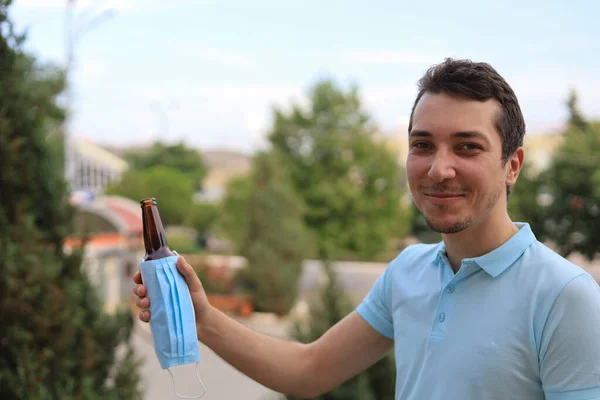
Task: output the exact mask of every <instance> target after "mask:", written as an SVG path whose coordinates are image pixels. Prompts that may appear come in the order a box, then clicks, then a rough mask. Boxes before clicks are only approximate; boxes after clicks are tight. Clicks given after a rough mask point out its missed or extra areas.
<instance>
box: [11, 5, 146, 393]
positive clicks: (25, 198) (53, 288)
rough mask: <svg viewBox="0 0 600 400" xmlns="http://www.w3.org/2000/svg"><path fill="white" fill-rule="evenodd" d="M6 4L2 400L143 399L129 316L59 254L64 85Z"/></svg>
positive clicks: (76, 256) (67, 213)
mask: <svg viewBox="0 0 600 400" xmlns="http://www.w3.org/2000/svg"><path fill="white" fill-rule="evenodd" d="M10 4H11V1H10V0H0V98H2V102H1V103H0V198H1V199H2V201H1V202H0V338H1V340H0V398H2V399H59V398H60V399H62V398H74V399H139V398H141V392H140V390H139V374H138V363H139V361H138V360H137V359H136V357H135V356H134V353H133V349H132V348H131V346H130V343H129V339H130V336H131V331H132V327H133V318H132V316H131V313H130V312H126V311H124V312H119V313H117V314H116V315H108V314H105V313H104V312H103V311H102V304H101V302H100V300H99V298H98V297H97V296H96V295H95V293H94V290H93V288H92V285H91V284H90V282H89V281H88V280H87V278H86V276H85V274H84V273H83V272H82V268H81V261H82V254H81V252H78V251H76V252H74V253H72V254H66V253H65V252H64V250H63V244H64V241H65V238H66V237H67V235H68V234H70V233H71V231H72V222H73V210H72V209H71V208H70V207H69V205H68V201H67V192H66V185H65V182H64V181H63V180H62V177H61V175H60V174H59V173H58V172H57V171H56V168H54V167H55V166H56V164H57V163H58V161H57V160H54V159H52V156H53V153H52V152H51V151H50V150H49V147H48V144H47V141H46V138H47V131H46V129H47V127H48V125H47V122H48V121H50V120H52V119H56V118H60V117H61V116H62V115H64V112H63V111H62V110H60V109H59V108H58V107H57V106H56V103H55V101H56V98H57V96H58V95H59V94H60V92H61V91H62V89H63V87H64V80H62V84H60V85H59V84H58V83H59V82H61V79H57V77H58V75H57V74H56V71H57V70H56V69H55V68H53V67H49V68H48V69H46V67H45V66H44V65H43V64H39V63H38V62H37V61H35V60H34V59H33V58H31V57H30V56H26V55H25V54H23V51H22V43H23V41H24V36H21V35H17V34H16V33H15V32H14V30H13V26H12V24H11V22H10V21H9V19H8V9H9V6H10ZM59 75H60V74H59ZM118 349H122V350H123V354H124V355H123V356H122V357H119V356H117V350H118Z"/></svg>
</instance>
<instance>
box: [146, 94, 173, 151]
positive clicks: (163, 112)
mask: <svg viewBox="0 0 600 400" xmlns="http://www.w3.org/2000/svg"><path fill="white" fill-rule="evenodd" d="M178 108H179V104H178V103H177V102H176V101H171V102H169V103H168V104H167V106H166V107H165V106H163V105H162V104H161V103H160V102H159V101H158V100H155V101H152V102H150V111H151V112H152V114H154V116H155V117H156V120H157V123H158V132H157V134H156V136H155V138H154V142H157V141H160V140H161V137H162V139H163V140H164V141H165V142H166V141H168V140H169V136H170V125H169V111H174V110H177V109H178Z"/></svg>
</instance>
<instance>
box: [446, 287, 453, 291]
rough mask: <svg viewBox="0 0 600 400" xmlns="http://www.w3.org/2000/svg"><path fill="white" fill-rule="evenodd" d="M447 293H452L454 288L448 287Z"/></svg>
mask: <svg viewBox="0 0 600 400" xmlns="http://www.w3.org/2000/svg"><path fill="white" fill-rule="evenodd" d="M446 290H447V291H448V293H452V292H454V286H448V289H446Z"/></svg>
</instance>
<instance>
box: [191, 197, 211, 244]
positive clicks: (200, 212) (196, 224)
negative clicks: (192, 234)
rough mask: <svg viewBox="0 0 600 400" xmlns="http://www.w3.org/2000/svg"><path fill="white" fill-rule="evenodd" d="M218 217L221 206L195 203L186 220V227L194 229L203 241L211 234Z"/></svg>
mask: <svg viewBox="0 0 600 400" xmlns="http://www.w3.org/2000/svg"><path fill="white" fill-rule="evenodd" d="M218 217H219V206H218V205H217V204H213V203H205V202H200V203H194V204H192V206H191V208H190V211H189V213H188V216H187V217H186V219H185V225H186V226H189V227H190V228H193V229H194V230H195V231H196V232H197V234H198V239H199V240H202V239H206V237H207V236H208V235H209V234H210V232H211V230H212V228H213V227H214V225H215V223H216V221H217V218H218Z"/></svg>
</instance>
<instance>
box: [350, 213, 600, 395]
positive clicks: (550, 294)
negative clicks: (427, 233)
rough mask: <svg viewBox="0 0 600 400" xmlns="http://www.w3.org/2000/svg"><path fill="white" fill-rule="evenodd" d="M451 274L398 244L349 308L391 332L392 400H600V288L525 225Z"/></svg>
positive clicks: (441, 254)
mask: <svg viewBox="0 0 600 400" xmlns="http://www.w3.org/2000/svg"><path fill="white" fill-rule="evenodd" d="M515 225H516V226H517V227H518V228H519V231H518V232H517V233H516V234H515V235H514V236H513V237H512V238H511V239H509V240H508V241H507V242H506V243H504V244H503V245H502V246H500V247H498V248H497V249H495V250H493V251H492V252H490V253H488V254H485V255H483V256H481V257H475V258H469V259H464V260H463V262H462V264H461V267H460V269H459V271H458V273H456V274H454V272H453V271H452V268H451V267H450V263H449V262H448V259H447V257H446V253H445V250H444V246H443V242H442V243H439V244H433V245H430V244H417V245H413V246H410V247H408V248H406V249H405V250H404V251H402V252H401V253H400V255H399V256H398V257H397V258H396V259H395V260H394V261H392V262H391V263H390V265H389V266H388V268H387V269H386V271H385V272H384V273H383V274H382V275H381V276H380V277H379V279H378V280H377V282H376V283H375V285H374V286H373V288H372V290H371V292H370V293H369V294H368V295H367V297H366V298H365V300H364V301H363V302H362V303H361V304H360V305H359V307H358V308H357V312H358V313H359V314H360V315H361V316H362V317H363V318H364V319H365V320H366V321H367V323H369V324H370V325H371V326H372V327H373V328H374V329H375V330H376V331H378V332H379V333H381V334H382V335H384V336H386V337H388V338H390V339H393V340H394V343H395V356H396V367H397V375H396V399H397V400H399V399H402V400H441V399H444V400H488V399H498V400H509V399H514V400H538V399H539V400H541V399H548V400H591V399H600V288H599V287H598V284H597V283H596V282H595V281H594V279H593V278H592V277H591V276H590V275H589V274H588V273H586V272H585V271H584V270H583V269H581V268H580V267H578V266H576V265H574V264H572V263H570V262H569V261H567V260H565V259H564V258H562V257H560V256H559V255H558V254H556V253H554V252H553V251H552V250H550V249H549V248H547V247H546V246H544V245H543V244H542V243H540V242H539V241H537V240H536V238H535V236H534V234H533V233H532V231H531V228H530V227H529V225H528V224H524V223H515Z"/></svg>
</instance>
